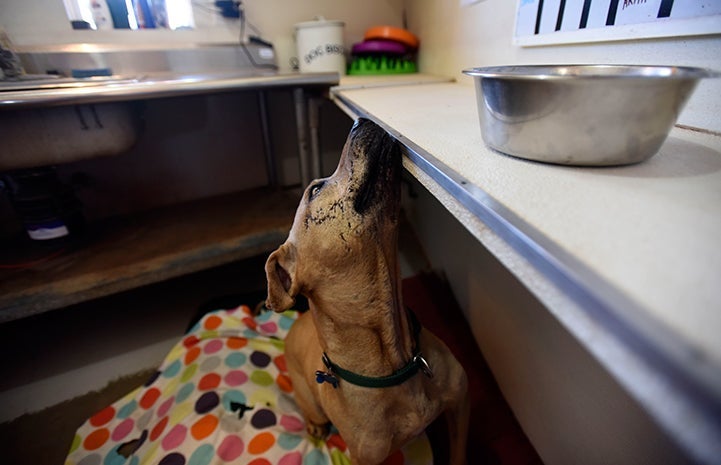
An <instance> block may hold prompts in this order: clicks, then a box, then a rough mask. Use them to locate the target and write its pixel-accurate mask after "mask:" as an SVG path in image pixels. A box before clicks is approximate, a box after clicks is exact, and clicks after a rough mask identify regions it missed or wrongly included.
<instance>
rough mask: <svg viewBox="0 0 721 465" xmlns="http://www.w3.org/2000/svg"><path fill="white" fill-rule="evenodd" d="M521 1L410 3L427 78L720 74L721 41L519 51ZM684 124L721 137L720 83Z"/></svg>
mask: <svg viewBox="0 0 721 465" xmlns="http://www.w3.org/2000/svg"><path fill="white" fill-rule="evenodd" d="M516 4H517V1H516V0H483V1H481V2H480V3H477V4H474V5H471V6H466V7H461V6H460V1H459V0H411V1H408V2H406V6H407V9H408V11H407V15H408V26H409V28H410V29H411V31H413V32H414V33H415V34H417V35H418V36H419V37H420V38H421V49H420V69H421V71H422V72H426V73H435V74H442V75H450V76H454V77H456V78H457V79H458V80H459V81H460V82H465V83H468V84H469V85H470V84H471V83H472V80H471V78H470V77H467V76H464V75H462V74H461V70H463V69H465V68H471V67H476V66H494V65H506V64H549V63H566V64H568V63H584V64H585V63H609V64H610V63H614V64H621V63H622V64H662V65H684V66H700V67H704V68H712V69H716V70H719V71H721V36H719V35H716V36H703V37H685V38H668V39H653V40H633V41H623V42H605V43H597V44H574V45H556V46H545V47H518V46H514V45H513V44H512V38H513V33H514V31H513V29H514V26H515V14H516ZM679 123H680V124H685V125H688V126H693V127H697V128H703V129H708V130H712V131H715V132H721V79H707V80H705V81H703V82H702V83H701V84H700V85H699V86H698V88H697V89H696V92H695V93H694V95H693V96H692V98H691V100H690V101H689V103H688V104H687V106H686V109H685V111H684V112H683V114H682V115H681V117H680V119H679Z"/></svg>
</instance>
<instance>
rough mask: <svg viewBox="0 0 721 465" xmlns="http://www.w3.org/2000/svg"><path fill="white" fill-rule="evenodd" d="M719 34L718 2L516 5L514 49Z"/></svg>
mask: <svg viewBox="0 0 721 465" xmlns="http://www.w3.org/2000/svg"><path fill="white" fill-rule="evenodd" d="M718 33H721V0H519V2H518V12H517V17H516V34H515V40H514V42H515V43H516V44H517V45H529V46H530V45H547V44H561V43H573V42H600V41H609V40H624V39H642V38H650V37H669V36H687V35H702V34H718Z"/></svg>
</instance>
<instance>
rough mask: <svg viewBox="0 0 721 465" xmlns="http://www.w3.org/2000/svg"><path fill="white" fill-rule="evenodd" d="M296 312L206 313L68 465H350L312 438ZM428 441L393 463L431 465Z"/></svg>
mask: <svg viewBox="0 0 721 465" xmlns="http://www.w3.org/2000/svg"><path fill="white" fill-rule="evenodd" d="M295 316H296V313H295V312H285V313H283V314H275V313H272V312H264V313H262V314H261V315H260V316H257V317H253V316H251V312H250V309H249V308H248V307H247V306H241V307H238V308H237V309H233V310H219V311H216V312H211V313H209V314H207V315H205V316H204V317H203V318H202V319H201V320H200V321H199V322H198V323H197V324H196V325H195V327H194V328H193V329H192V330H191V331H189V332H188V334H187V335H186V336H185V337H184V338H183V339H182V340H181V341H180V342H179V343H178V344H176V345H175V346H174V347H173V349H172V350H171V351H170V353H169V354H168V356H167V357H166V359H165V361H164V362H163V363H162V365H161V366H160V367H159V368H158V371H157V372H156V373H155V374H154V375H153V376H152V377H151V378H150V379H149V380H148V381H147V382H146V383H145V385H144V386H142V387H140V388H138V389H136V390H135V391H133V392H131V393H129V394H128V395H126V396H125V397H124V398H122V399H121V400H119V401H117V402H116V403H114V404H113V405H110V406H108V407H106V408H105V409H103V410H101V411H100V412H98V413H96V414H95V415H93V416H92V417H91V418H90V419H88V420H87V421H86V422H85V423H84V424H83V425H82V426H81V427H80V428H79V429H78V431H77V433H76V435H75V438H74V440H73V443H72V446H71V449H70V453H69V455H68V457H67V459H66V465H125V464H128V465H140V464H160V465H210V464H221V463H229V462H230V463H234V464H248V465H341V464H350V459H349V457H348V453H347V449H346V445H345V443H344V442H343V439H342V438H341V437H340V436H339V435H338V433H337V432H333V433H332V434H331V435H330V436H329V437H328V438H327V439H326V440H325V441H318V440H314V439H312V438H311V437H310V436H308V434H307V433H306V431H305V423H304V420H303V417H302V415H301V413H300V411H299V409H298V407H297V405H296V404H295V402H294V400H293V386H292V384H291V381H290V378H289V376H288V373H287V371H286V365H285V357H284V354H283V350H284V346H285V343H284V338H285V335H286V334H287V332H288V330H289V329H290V327H291V326H292V325H293V323H294V322H295ZM432 463H433V459H432V452H431V448H430V444H429V442H428V439H427V437H426V436H425V435H422V436H420V437H419V438H417V439H416V440H414V441H412V442H411V443H409V444H407V445H406V447H404V448H403V449H402V450H401V451H399V452H396V453H395V454H393V455H392V456H390V457H389V458H388V459H387V460H386V461H385V465H400V464H406V465H430V464H432Z"/></svg>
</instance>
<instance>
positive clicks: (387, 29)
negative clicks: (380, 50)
mask: <svg viewBox="0 0 721 465" xmlns="http://www.w3.org/2000/svg"><path fill="white" fill-rule="evenodd" d="M363 38H364V39H365V40H369V39H387V40H395V41H396V42H400V43H402V44H405V45H407V46H408V47H410V48H414V49H415V48H418V43H419V42H418V37H416V36H414V35H413V33H411V32H410V31H407V30H405V29H402V28H400V27H393V26H374V27H372V28H370V29H368V30H367V31H366V33H365V36H364V37H363Z"/></svg>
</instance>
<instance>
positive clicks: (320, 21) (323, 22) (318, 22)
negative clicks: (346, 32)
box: [295, 16, 345, 29]
mask: <svg viewBox="0 0 721 465" xmlns="http://www.w3.org/2000/svg"><path fill="white" fill-rule="evenodd" d="M328 26H345V23H344V22H343V21H337V20H332V19H325V18H324V17H322V16H316V17H315V19H314V20H313V21H305V22H302V23H296V25H295V28H296V29H305V28H310V27H328Z"/></svg>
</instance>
